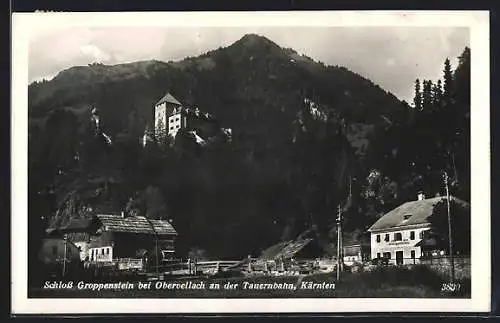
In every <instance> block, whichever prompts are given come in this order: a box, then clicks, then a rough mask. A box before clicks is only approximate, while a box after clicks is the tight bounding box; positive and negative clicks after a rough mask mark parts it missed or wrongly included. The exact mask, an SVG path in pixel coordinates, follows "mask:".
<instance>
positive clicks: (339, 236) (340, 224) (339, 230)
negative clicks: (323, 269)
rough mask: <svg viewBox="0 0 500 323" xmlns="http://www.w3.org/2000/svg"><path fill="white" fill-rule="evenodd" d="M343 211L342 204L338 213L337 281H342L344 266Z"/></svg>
mask: <svg viewBox="0 0 500 323" xmlns="http://www.w3.org/2000/svg"><path fill="white" fill-rule="evenodd" d="M341 259H342V211H341V209H340V204H339V206H338V211H337V281H339V280H340V271H341V266H342V260H341Z"/></svg>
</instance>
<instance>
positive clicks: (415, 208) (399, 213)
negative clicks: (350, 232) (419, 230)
mask: <svg viewBox="0 0 500 323" xmlns="http://www.w3.org/2000/svg"><path fill="white" fill-rule="evenodd" d="M445 200H446V197H443V196H440V197H434V198H429V199H424V200H419V201H410V202H406V203H403V204H401V205H400V206H398V207H397V208H395V209H394V210H392V211H390V212H388V213H386V214H385V215H384V216H382V217H381V218H380V219H378V220H377V222H375V223H374V224H373V225H372V226H371V227H370V228H369V229H368V231H378V230H384V229H390V228H397V227H402V226H410V225H423V224H429V221H428V220H427V218H428V217H429V216H430V215H432V212H433V209H434V206H435V205H436V204H437V203H439V202H441V201H445ZM450 200H453V201H455V202H457V203H459V204H461V205H464V206H468V205H469V203H467V202H465V201H462V200H460V199H457V198H455V197H452V196H451V197H450ZM405 217H406V219H405Z"/></svg>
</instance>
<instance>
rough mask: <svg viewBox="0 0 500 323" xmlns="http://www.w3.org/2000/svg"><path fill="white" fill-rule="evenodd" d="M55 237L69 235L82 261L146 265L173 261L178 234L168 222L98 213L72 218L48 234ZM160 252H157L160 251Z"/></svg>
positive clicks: (59, 237) (60, 237) (142, 217)
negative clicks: (127, 261) (134, 261)
mask: <svg viewBox="0 0 500 323" xmlns="http://www.w3.org/2000/svg"><path fill="white" fill-rule="evenodd" d="M48 234H49V236H50V237H52V238H57V239H62V237H64V236H66V237H67V238H68V240H69V241H71V243H72V245H75V247H76V248H77V249H76V250H77V251H78V253H79V256H80V259H81V260H85V261H89V262H113V261H116V260H119V259H142V260H143V263H146V262H148V261H149V262H150V263H151V262H156V259H157V257H156V253H158V261H159V262H160V261H163V260H168V259H172V258H173V257H174V253H175V246H174V244H175V238H176V236H177V232H176V231H175V229H174V228H173V226H172V225H171V224H170V223H169V222H168V221H166V220H153V219H148V218H146V217H144V216H126V215H125V214H124V213H123V212H122V213H121V214H96V215H93V216H92V217H90V218H87V219H72V220H70V221H69V222H68V223H67V224H65V225H64V226H60V227H58V228H54V229H51V230H50V231H49V232H48ZM157 251H158V252H157Z"/></svg>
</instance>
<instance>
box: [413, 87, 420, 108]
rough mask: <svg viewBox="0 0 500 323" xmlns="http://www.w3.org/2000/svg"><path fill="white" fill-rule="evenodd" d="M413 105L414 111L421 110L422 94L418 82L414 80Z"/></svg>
mask: <svg viewBox="0 0 500 323" xmlns="http://www.w3.org/2000/svg"><path fill="white" fill-rule="evenodd" d="M413 105H414V107H415V109H416V110H422V93H421V92H420V80H419V79H416V80H415V96H414V98H413Z"/></svg>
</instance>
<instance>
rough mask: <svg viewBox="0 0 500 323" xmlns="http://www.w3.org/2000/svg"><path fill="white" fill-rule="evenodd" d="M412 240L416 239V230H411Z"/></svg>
mask: <svg viewBox="0 0 500 323" xmlns="http://www.w3.org/2000/svg"><path fill="white" fill-rule="evenodd" d="M410 240H415V231H410Z"/></svg>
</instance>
